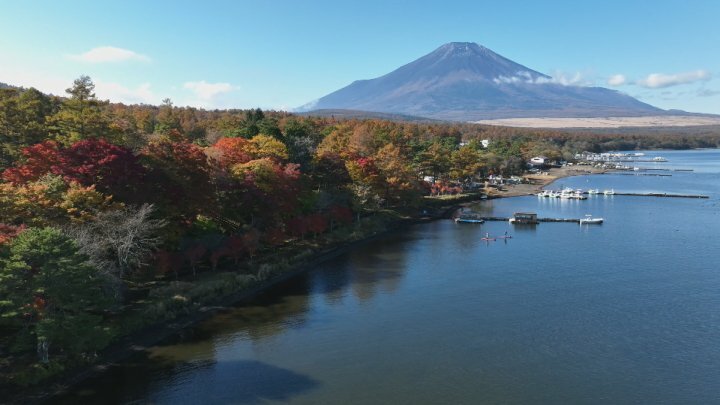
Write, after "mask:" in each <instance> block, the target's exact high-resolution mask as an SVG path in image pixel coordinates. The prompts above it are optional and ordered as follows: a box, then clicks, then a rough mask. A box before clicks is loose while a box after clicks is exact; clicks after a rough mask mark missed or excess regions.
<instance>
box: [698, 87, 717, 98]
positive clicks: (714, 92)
mask: <svg viewBox="0 0 720 405" xmlns="http://www.w3.org/2000/svg"><path fill="white" fill-rule="evenodd" d="M697 95H698V97H714V96H719V95H720V90H711V89H700V90H698V92H697Z"/></svg>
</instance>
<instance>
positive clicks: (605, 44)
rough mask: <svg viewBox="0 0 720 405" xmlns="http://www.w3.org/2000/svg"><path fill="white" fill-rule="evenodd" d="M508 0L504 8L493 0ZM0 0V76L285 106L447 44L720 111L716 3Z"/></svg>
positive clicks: (126, 98)
mask: <svg viewBox="0 0 720 405" xmlns="http://www.w3.org/2000/svg"><path fill="white" fill-rule="evenodd" d="M501 3H508V4H501ZM533 3H534V4H523V3H521V2H499V1H477V0H476V1H451V0H445V1H439V2H427V1H421V0H419V1H392V0H385V1H357V2H340V1H290V0H288V1H203V2H200V1H194V2H190V1H172V2H170V1H166V2H161V1H131V0H125V1H117V0H116V1H112V2H110V1H99V0H96V1H71V0H68V1H63V2H60V1H50V0H48V1H42V2H41V1H19V0H13V1H10V0H0V16H2V23H0V82H6V83H10V84H15V85H22V86H26V87H30V86H34V87H37V88H39V89H40V90H43V91H47V92H53V93H55V94H61V93H62V92H63V90H64V89H65V88H67V87H69V85H70V84H71V83H72V80H73V79H74V78H76V77H78V76H79V75H81V74H87V75H90V76H91V77H92V78H93V80H94V81H95V83H96V92H97V94H98V96H99V97H101V98H103V99H110V100H113V101H122V102H130V103H138V102H144V103H153V104H157V103H160V101H161V100H162V99H164V98H166V97H169V98H171V99H172V100H173V102H174V103H175V104H176V105H193V106H198V107H205V108H231V107H235V108H249V107H262V108H275V109H290V108H295V107H298V106H300V105H302V104H305V103H306V102H309V101H311V100H314V99H317V98H319V97H322V96H323V95H325V94H327V93H329V92H332V91H334V90H337V89H339V88H341V87H343V86H346V85H347V84H349V83H351V82H352V81H354V80H358V79H370V78H374V77H377V76H380V75H383V74H385V73H388V72H390V71H391V70H393V69H395V68H397V67H399V66H401V65H403V64H405V63H408V62H410V61H412V60H414V59H416V58H418V57H420V56H422V55H424V54H427V53H429V52H431V51H432V50H434V49H435V48H437V47H438V46H440V45H442V44H444V43H447V42H453V41H461V42H477V43H479V44H481V45H484V46H486V47H488V48H490V49H492V50H494V51H495V52H497V53H499V54H501V55H503V56H505V57H507V58H510V59H512V60H514V61H516V62H518V63H520V64H523V65H525V66H527V67H529V68H531V69H534V70H537V71H540V72H543V73H546V74H549V75H551V76H554V77H556V78H558V79H560V80H564V81H566V82H568V83H573V84H580V85H598V86H604V87H610V88H614V89H617V90H620V91H622V92H625V93H627V94H630V95H632V96H634V97H638V98H639V99H641V100H643V101H645V102H648V103H650V104H653V105H656V106H659V107H662V108H677V109H683V110H687V111H694V112H707V113H716V114H720V52H719V51H720V24H718V23H717V19H718V16H720V2H718V1H702V0H699V1H643V0H637V1H614V0H606V1H593V2H590V1H585V2H582V1H579V0H577V1H545V2H533Z"/></svg>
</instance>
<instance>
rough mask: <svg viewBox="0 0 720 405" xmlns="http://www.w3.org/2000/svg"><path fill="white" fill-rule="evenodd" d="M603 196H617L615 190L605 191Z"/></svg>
mask: <svg viewBox="0 0 720 405" xmlns="http://www.w3.org/2000/svg"><path fill="white" fill-rule="evenodd" d="M603 194H605V195H615V189H614V188H613V189H610V190H605V191H603Z"/></svg>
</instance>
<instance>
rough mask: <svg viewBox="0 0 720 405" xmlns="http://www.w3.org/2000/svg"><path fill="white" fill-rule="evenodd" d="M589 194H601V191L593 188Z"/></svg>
mask: <svg viewBox="0 0 720 405" xmlns="http://www.w3.org/2000/svg"><path fill="white" fill-rule="evenodd" d="M588 194H600V190H598V189H596V188H591V189H590V190H588Z"/></svg>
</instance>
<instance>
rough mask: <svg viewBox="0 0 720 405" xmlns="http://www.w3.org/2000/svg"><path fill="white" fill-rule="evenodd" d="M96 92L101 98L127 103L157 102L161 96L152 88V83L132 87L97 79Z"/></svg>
mask: <svg viewBox="0 0 720 405" xmlns="http://www.w3.org/2000/svg"><path fill="white" fill-rule="evenodd" d="M95 94H96V95H97V97H98V98H99V99H101V100H105V99H108V100H110V101H113V102H119V103H126V104H139V103H144V104H157V103H158V100H159V97H157V96H156V95H155V94H154V93H153V92H152V90H150V83H143V84H141V85H140V86H138V87H136V88H134V89H131V88H128V87H125V86H123V85H121V84H119V83H113V82H103V81H95Z"/></svg>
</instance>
